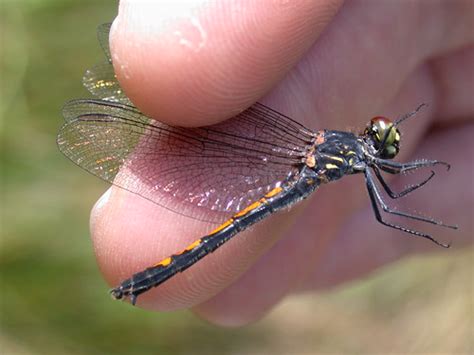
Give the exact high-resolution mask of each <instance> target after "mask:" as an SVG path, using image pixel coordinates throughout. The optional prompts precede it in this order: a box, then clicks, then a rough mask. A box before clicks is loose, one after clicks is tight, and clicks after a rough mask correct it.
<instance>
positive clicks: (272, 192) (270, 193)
mask: <svg viewBox="0 0 474 355" xmlns="http://www.w3.org/2000/svg"><path fill="white" fill-rule="evenodd" d="M282 191H283V189H282V188H281V187H275V188H274V189H272V190H270V191H268V192H267V194H266V195H265V197H266V198H270V197H273V196H275V195H278V194H279V193H280V192H282Z"/></svg>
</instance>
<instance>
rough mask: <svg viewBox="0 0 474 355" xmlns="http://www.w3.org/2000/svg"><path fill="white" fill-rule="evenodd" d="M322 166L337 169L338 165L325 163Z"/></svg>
mask: <svg viewBox="0 0 474 355" xmlns="http://www.w3.org/2000/svg"><path fill="white" fill-rule="evenodd" d="M324 167H325V168H326V169H339V167H338V166H337V165H334V164H326V165H325V166H324Z"/></svg>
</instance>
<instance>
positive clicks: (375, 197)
mask: <svg viewBox="0 0 474 355" xmlns="http://www.w3.org/2000/svg"><path fill="white" fill-rule="evenodd" d="M109 31H110V24H105V25H102V26H99V28H98V38H99V43H100V44H101V46H102V48H103V50H104V52H105V56H106V60H105V62H104V63H101V64H99V65H96V66H95V67H93V68H92V69H89V70H87V71H86V73H85V75H84V78H83V84H84V86H85V87H86V88H87V89H88V90H89V92H90V93H91V94H92V95H94V96H95V97H96V98H93V99H78V100H72V101H69V102H67V103H66V104H65V106H64V108H63V116H64V118H65V123H64V125H63V126H62V127H61V128H60V131H59V133H58V136H57V144H58V147H59V149H60V151H61V152H62V153H63V154H64V155H65V156H66V157H68V158H69V159H70V160H72V161H73V162H74V163H76V164H77V165H79V166H80V167H82V168H83V169H85V170H86V171H88V172H90V173H92V174H93V175H95V176H98V177H99V178H102V179H103V180H105V181H107V182H109V183H111V184H114V185H116V186H118V187H120V188H123V189H125V190H128V191H130V192H133V193H135V194H138V195H140V196H141V197H143V198H145V199H148V200H150V201H152V202H154V203H156V204H158V205H160V206H163V207H165V208H167V209H169V210H172V211H174V212H176V213H179V214H182V215H185V216H188V217H191V218H195V219H198V220H203V221H208V222H213V223H216V224H217V227H216V228H215V229H214V230H212V231H210V232H209V233H208V234H207V235H205V236H202V237H200V238H199V239H197V240H196V241H195V242H193V243H192V244H190V245H188V246H187V247H185V248H184V249H183V250H181V251H180V252H178V253H176V254H173V255H170V256H169V257H167V258H165V259H163V260H160V261H159V262H157V263H156V264H154V265H152V266H150V267H148V268H146V269H145V270H143V271H141V272H138V273H135V274H133V275H132V276H131V277H130V278H128V279H126V280H124V281H123V282H121V283H120V284H119V285H118V286H117V287H115V288H113V289H112V290H111V291H110V293H111V295H112V297H113V298H115V299H126V298H128V299H130V301H131V303H132V304H133V305H135V303H136V302H137V297H138V296H139V295H140V294H142V293H144V292H146V291H148V290H150V289H151V288H153V287H156V286H159V285H160V284H162V283H163V282H165V281H167V280H168V279H170V278H171V277H173V276H174V275H176V274H177V273H180V272H183V271H184V270H186V269H187V268H189V267H191V266H192V265H193V264H195V263H196V262H198V261H199V260H200V259H202V258H204V257H205V256H207V255H209V254H210V253H212V252H214V251H215V250H216V249H218V248H219V247H221V246H222V245H224V244H225V243H226V242H227V241H229V240H230V239H231V238H233V237H234V236H235V235H237V234H239V232H241V231H243V230H244V229H246V228H248V227H250V226H251V225H253V224H255V223H257V222H259V221H260V220H262V219H264V218H265V217H268V216H269V215H271V214H273V213H275V212H277V211H280V210H283V209H288V208H289V207H290V206H292V205H294V204H296V203H298V202H299V201H301V200H303V199H305V198H307V197H308V196H310V195H311V194H312V193H313V192H314V191H315V190H316V189H317V188H318V187H319V186H320V185H322V184H326V183H329V182H332V181H336V180H339V179H340V178H342V177H344V176H346V175H351V174H363V175H364V176H365V184H366V187H367V191H368V195H369V199H370V203H371V205H372V208H373V212H374V215H375V218H376V220H377V221H378V222H379V223H381V224H383V225H384V226H387V227H389V228H393V229H396V230H399V231H401V232H404V233H406V234H409V235H411V236H415V237H421V238H425V239H428V240H430V241H432V242H433V243H435V244H437V245H439V246H441V247H445V248H448V247H449V244H445V243H442V242H439V241H438V240H436V239H435V238H433V237H432V236H431V235H429V234H427V233H424V232H421V231H418V230H414V229H410V228H408V227H405V226H402V225H398V224H394V223H392V222H389V221H387V220H386V218H385V217H386V216H387V215H396V216H400V217H403V218H406V219H411V220H417V221H421V222H425V223H428V224H433V225H437V226H441V227H446V228H451V229H456V228H457V226H454V225H448V224H444V223H442V222H441V221H438V220H436V219H433V218H429V217H426V216H421V215H415V214H411V213H408V212H403V211H399V210H396V209H393V208H391V207H389V206H388V205H387V203H386V202H385V201H384V198H383V197H382V190H383V191H385V193H386V195H388V196H389V197H390V198H391V199H398V198H401V197H404V196H406V195H408V194H410V193H412V192H414V191H415V190H417V189H419V188H420V187H422V186H424V185H425V184H427V183H428V182H429V181H430V180H431V179H432V178H433V177H434V176H435V172H434V170H431V174H430V175H429V176H428V177H427V178H425V179H424V180H422V181H421V182H419V183H416V184H412V185H409V186H407V187H406V188H405V189H404V190H403V191H401V192H395V191H393V189H392V188H391V187H390V185H389V184H388V183H387V182H386V180H385V178H384V176H383V174H382V173H387V174H391V175H397V174H402V173H405V172H408V171H414V170H417V169H420V168H430V167H434V166H437V165H441V166H445V167H446V168H447V169H448V170H449V168H450V165H449V164H448V163H446V162H443V161H438V160H426V159H421V160H415V161H410V162H405V163H400V162H396V161H394V160H393V159H394V158H395V157H396V156H397V154H398V153H399V150H400V131H399V126H400V124H401V123H402V122H405V121H406V120H407V119H409V118H411V117H413V116H414V115H415V114H417V113H418V112H419V111H420V110H421V108H422V107H423V106H424V104H422V105H420V106H419V107H418V108H417V109H416V110H414V111H413V112H410V113H408V114H406V115H404V116H402V117H400V118H399V119H397V120H395V121H392V120H390V119H389V118H387V117H383V116H377V117H374V118H372V119H371V120H370V122H369V123H368V125H367V126H366V127H365V129H364V130H363V131H362V133H360V134H355V133H352V132H346V131H335V130H319V131H312V130H310V129H308V128H306V127H305V126H303V125H302V124H300V123H298V122H297V121H295V120H293V119H292V118H290V117H288V116H285V115H283V114H281V113H279V112H277V111H275V110H273V109H271V108H269V107H267V106H265V105H263V104H260V103H256V104H254V105H253V106H251V107H250V108H248V109H246V110H245V111H242V112H241V113H240V114H238V115H237V116H236V117H234V118H232V119H229V120H227V121H225V122H222V123H219V124H216V125H212V126H206V127H198V128H183V127H173V126H169V125H167V124H164V123H161V122H159V121H157V120H154V119H152V118H150V117H147V116H146V115H144V114H143V113H141V112H140V111H139V110H138V109H137V108H136V107H135V106H133V104H132V102H131V101H130V100H129V99H128V98H127V96H126V95H125V93H124V92H123V90H122V88H121V87H120V84H119V82H118V81H117V78H116V76H115V73H114V69H113V65H112V59H111V55H110V49H109V44H108V43H109Z"/></svg>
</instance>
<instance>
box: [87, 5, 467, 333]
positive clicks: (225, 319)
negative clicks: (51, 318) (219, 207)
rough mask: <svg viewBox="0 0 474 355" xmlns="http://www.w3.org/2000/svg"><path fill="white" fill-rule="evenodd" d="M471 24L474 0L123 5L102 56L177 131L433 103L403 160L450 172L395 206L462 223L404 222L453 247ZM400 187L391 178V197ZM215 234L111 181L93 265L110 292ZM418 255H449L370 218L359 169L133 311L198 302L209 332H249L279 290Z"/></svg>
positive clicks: (459, 212)
mask: <svg viewBox="0 0 474 355" xmlns="http://www.w3.org/2000/svg"><path fill="white" fill-rule="evenodd" d="M173 4H176V1H175V2H173ZM473 24H474V10H473V3H472V1H470V0H466V1H449V0H445V1H441V0H440V1H435V0H433V1H428V0H424V1H422V0H420V1H415V0H414V1H376V0H373V1H372V0H367V1H358V0H353V1H350V2H346V3H344V4H343V3H342V1H335V0H318V1H313V0H308V1H267V0H264V1H250V0H248V1H244V0H236V1H215V2H212V3H211V4H207V3H206V2H204V1H188V2H186V3H184V4H180V5H179V6H176V5H175V6H172V5H171V2H170V3H168V2H165V1H163V2H147V1H132V0H128V1H125V0H122V1H121V2H120V8H119V15H118V17H117V19H116V20H115V22H114V25H113V27H112V31H111V51H112V57H113V62H114V67H115V70H116V73H117V76H118V79H119V81H120V83H121V85H122V86H123V88H124V90H125V92H126V93H127V95H128V96H129V97H130V98H131V99H132V101H133V102H134V103H135V104H136V105H137V107H139V108H140V109H141V110H142V111H143V112H145V113H147V114H148V115H150V116H152V117H154V118H156V119H158V120H160V121H163V122H166V123H169V124H172V125H180V126H201V125H207V124H212V123H216V122H220V121H222V120H225V119H228V118H229V117H232V116H233V115H235V114H236V113H237V112H240V111H241V110H242V109H244V108H246V107H248V106H249V105H251V104H252V103H253V102H255V101H261V102H264V103H266V104H268V105H269V106H271V107H273V108H275V109H277V110H279V111H281V112H283V113H285V114H287V115H289V116H291V117H292V118H294V119H296V120H299V121H300V122H303V123H304V124H305V125H306V126H308V127H310V128H312V129H323V128H327V129H341V130H348V129H349V130H359V131H362V130H363V129H364V127H365V125H366V124H367V122H368V121H369V119H370V118H371V117H372V116H374V115H385V116H389V117H394V118H396V117H397V116H399V115H402V114H404V113H406V112H408V111H411V110H413V109H414V108H415V107H416V106H417V105H418V104H419V103H421V102H426V103H428V104H429V106H428V108H426V109H424V110H423V111H422V112H421V113H419V114H418V115H417V116H416V117H415V118H413V119H411V120H410V121H408V122H406V123H404V124H403V125H402V126H401V127H400V130H401V131H402V147H401V152H400V154H399V156H398V157H397V160H398V161H407V160H410V159H415V158H427V159H439V160H444V161H448V162H449V163H451V165H452V168H451V170H450V171H449V172H446V171H445V170H444V169H436V172H437V176H436V177H435V178H434V180H432V181H431V182H430V183H429V186H426V187H424V188H422V189H420V190H418V191H416V192H415V193H413V195H412V197H411V198H408V197H407V199H401V200H397V201H388V202H389V203H390V204H391V205H394V204H395V203H396V205H397V207H398V209H399V210H408V211H423V212H424V213H425V214H429V215H430V216H433V217H436V218H439V219H442V220H443V221H445V222H451V223H454V224H458V225H459V226H460V229H459V230H457V231H452V230H449V229H443V228H440V227H437V228H431V226H427V225H426V224H419V223H411V222H410V221H408V222H407V221H406V220H401V221H400V222H401V223H410V226H412V227H415V228H417V229H421V230H425V231H429V232H430V233H431V234H433V235H434V236H435V237H436V238H438V239H440V240H441V241H448V242H449V241H451V242H452V243H453V247H454V248H459V247H462V246H465V245H468V244H470V243H471V242H472V239H471V238H472V231H473V222H472V213H473V200H474V196H473V194H474V192H473V190H474V189H473V188H472V181H473V172H472V166H471V164H472V154H473V152H474V143H473V142H472V137H473V134H474V125H473V123H472V117H473V114H474V104H473V100H472V96H473V92H474V46H473V43H474V25H473ZM262 98H263V99H262ZM469 157H470V158H469ZM428 174H429V170H428V171H423V172H421V173H420V174H419V178H420V179H423V178H424V177H426V176H427V175H428ZM417 176H418V175H417ZM403 181H404V177H403V176H399V177H395V178H394V179H392V180H390V183H391V185H393V186H395V189H397V190H400V189H401V188H403V186H404V182H403ZM387 200H389V199H388V198H387ZM408 205H409V206H408ZM213 228H215V225H210V224H208V223H204V222H199V221H196V220H193V219H190V218H186V217H183V216H180V215H178V214H176V213H172V212H170V211H168V210H166V209H164V208H162V207H160V206H157V205H155V204H152V203H150V202H149V201H146V200H144V199H142V198H140V197H139V196H137V195H134V194H132V193H129V192H127V191H124V190H121V189H119V188H116V187H111V188H110V190H109V191H108V192H107V193H106V194H105V195H104V196H103V197H102V198H101V199H100V200H99V202H98V203H97V204H96V206H95V207H94V209H93V211H92V217H91V229H92V236H93V242H94V248H95V252H96V255H97V259H98V262H99V265H100V268H101V270H102V272H103V273H104V275H105V277H106V279H107V280H108V281H109V282H110V283H111V285H114V286H116V285H117V284H118V283H119V282H120V281H121V280H123V279H124V278H127V277H129V276H130V275H131V274H133V273H134V272H137V271H140V270H142V269H144V268H145V267H147V266H150V265H152V264H155V263H157V262H158V261H160V260H161V259H163V258H165V257H167V256H169V255H171V254H173V253H176V252H178V251H179V250H180V249H182V248H183V247H185V246H186V245H187V244H189V243H191V242H192V241H194V240H196V239H198V238H199V237H201V236H203V235H205V234H207V232H209V231H210V230H211V229H213ZM451 250H452V249H451ZM426 251H433V252H440V253H441V252H442V253H446V254H448V253H449V250H448V251H446V250H442V249H441V248H439V247H437V246H435V245H434V244H433V243H430V242H428V241H427V240H424V239H422V238H415V237H410V236H408V235H405V234H404V233H402V232H399V231H395V230H392V229H390V228H387V227H383V226H381V225H379V224H378V223H377V222H376V221H375V218H374V215H373V212H372V210H371V208H370V205H369V200H368V197H367V192H366V189H365V185H364V181H363V176H357V177H356V176H353V177H347V178H344V179H342V180H341V181H339V182H336V183H333V184H329V185H325V186H322V187H321V188H320V189H319V190H318V191H316V192H315V194H314V195H313V196H312V197H311V198H310V199H309V200H307V201H305V202H303V203H301V204H300V205H298V206H295V207H294V208H293V209H292V210H291V211H288V212H286V211H285V212H280V213H277V214H275V215H272V216H271V217H269V218H268V219H266V220H264V221H262V222H261V223H259V224H257V225H256V226H254V227H252V228H250V229H249V230H247V231H245V232H242V233H241V234H239V235H237V236H236V237H234V239H232V240H231V241H229V242H228V243H226V244H225V245H224V246H223V247H221V248H220V249H219V250H217V251H216V252H214V253H213V254H211V255H209V256H208V257H206V258H205V259H203V260H201V261H200V262H199V263H197V264H195V265H194V266H193V267H191V268H190V269H188V270H186V271H185V272H184V273H181V274H178V275H176V276H175V277H174V278H172V279H170V280H169V281H167V282H166V283H164V284H163V285H161V286H160V287H158V288H155V289H153V290H150V291H149V292H147V293H145V294H143V295H141V296H140V297H139V298H138V303H137V305H138V306H139V307H143V308H148V309H154V310H173V309H179V308H191V309H192V310H193V311H194V312H195V313H197V314H198V315H200V316H201V317H203V318H205V319H207V320H209V321H211V322H214V323H216V324H220V325H233V326H235V325H243V324H246V323H249V322H252V321H254V320H256V319H259V318H260V317H262V316H263V315H264V314H265V313H266V312H268V311H269V310H270V309H271V307H272V306H274V305H276V304H277V303H278V302H279V301H280V300H281V299H282V298H283V297H285V296H286V295H288V294H291V293H295V292H300V291H303V290H305V291H307V290H318V289H320V288H325V287H331V286H335V285H338V284H340V283H342V282H345V281H348V280H354V279H357V278H360V277H362V276H364V275H366V274H368V273H369V272H371V271H373V270H375V269H377V268H379V267H381V266H383V265H386V264H388V263H390V262H393V261H394V260H398V259H400V258H402V257H405V256H407V255H411V254H413V253H420V252H426Z"/></svg>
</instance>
